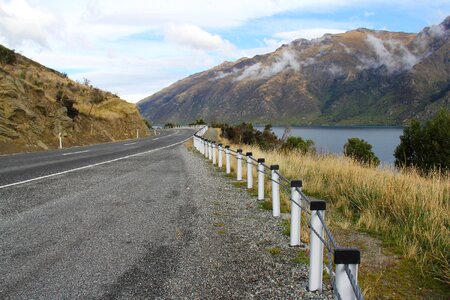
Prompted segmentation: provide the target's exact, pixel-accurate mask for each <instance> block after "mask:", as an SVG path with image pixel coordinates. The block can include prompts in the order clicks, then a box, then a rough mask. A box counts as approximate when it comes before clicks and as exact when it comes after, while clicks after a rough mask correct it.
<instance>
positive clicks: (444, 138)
mask: <svg viewBox="0 0 450 300" xmlns="http://www.w3.org/2000/svg"><path fill="white" fill-rule="evenodd" d="M394 156H395V165H396V166H397V167H400V168H403V167H416V168H418V169H419V170H420V171H421V172H422V173H424V174H427V173H429V172H431V171H434V170H439V171H440V172H442V173H445V172H448V171H449V168H450V110H448V109H442V110H441V111H440V112H439V113H438V114H437V115H436V116H435V117H434V118H433V119H431V120H430V121H428V122H427V123H425V124H424V125H423V126H421V125H420V123H419V121H417V120H413V121H411V123H410V125H409V126H407V127H405V129H404V130H403V135H402V136H401V137H400V144H399V145H398V146H397V148H396V149H395V153H394Z"/></svg>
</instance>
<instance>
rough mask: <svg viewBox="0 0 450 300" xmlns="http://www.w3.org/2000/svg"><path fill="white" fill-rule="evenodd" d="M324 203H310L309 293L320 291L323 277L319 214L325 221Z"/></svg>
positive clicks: (321, 231) (320, 201)
mask: <svg viewBox="0 0 450 300" xmlns="http://www.w3.org/2000/svg"><path fill="white" fill-rule="evenodd" d="M326 206H327V204H326V202H325V201H323V200H318V201H311V202H310V203H309V209H310V211H311V229H310V234H309V285H308V289H309V291H311V292H313V291H321V290H322V275H323V243H322V240H323V229H324V228H323V224H322V222H321V221H320V219H319V214H320V215H321V217H322V219H323V220H325V209H326Z"/></svg>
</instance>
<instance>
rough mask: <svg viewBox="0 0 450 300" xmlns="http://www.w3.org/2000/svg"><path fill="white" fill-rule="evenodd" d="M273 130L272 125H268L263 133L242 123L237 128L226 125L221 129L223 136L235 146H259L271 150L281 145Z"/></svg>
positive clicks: (250, 125) (248, 124) (249, 124)
mask: <svg viewBox="0 0 450 300" xmlns="http://www.w3.org/2000/svg"><path fill="white" fill-rule="evenodd" d="M271 128H272V126H271V125H266V127H265V128H264V130H263V132H261V131H259V130H256V129H255V128H253V125H252V124H251V123H242V124H239V125H235V126H230V125H228V124H224V125H223V126H222V128H221V131H222V133H221V136H222V137H224V138H226V139H228V140H230V141H231V142H232V143H235V144H246V145H254V144H257V145H258V146H259V147H260V148H261V149H264V150H269V149H273V148H275V147H277V146H278V145H279V144H280V140H279V139H278V138H277V136H276V135H275V134H274V133H273V132H272V131H271Z"/></svg>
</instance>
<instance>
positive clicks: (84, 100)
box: [0, 45, 149, 153]
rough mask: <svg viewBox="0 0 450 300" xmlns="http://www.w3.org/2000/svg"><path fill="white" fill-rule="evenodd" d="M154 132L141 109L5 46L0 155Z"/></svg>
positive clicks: (1, 50)
mask: <svg viewBox="0 0 450 300" xmlns="http://www.w3.org/2000/svg"><path fill="white" fill-rule="evenodd" d="M137 130H139V132H140V135H141V136H145V135H148V134H149V131H148V128H147V126H146V125H145V123H144V121H143V119H142V117H141V115H140V113H139V111H138V109H137V108H136V106H135V105H134V104H130V103H128V102H126V101H124V100H122V99H120V98H119V97H118V96H116V95H114V94H112V93H110V92H105V91H101V90H99V89H97V88H94V87H92V86H91V85H90V84H89V83H88V82H86V83H83V84H82V83H78V82H74V81H72V80H70V79H69V78H68V77H67V76H66V75H65V74H62V73H59V72H57V71H55V70H52V69H49V68H47V67H45V66H42V65H40V64H39V63H37V62H34V61H32V60H30V59H28V58H26V57H24V56H22V55H20V54H17V53H14V52H13V51H11V50H9V49H7V48H5V47H3V46H1V45H0V153H13V152H18V151H37V150H46V149H55V148H57V146H58V139H57V137H58V135H59V132H60V131H61V132H62V135H63V143H64V146H74V145H86V144H91V143H100V142H108V141H114V140H120V139H129V138H134V137H136V131H137Z"/></svg>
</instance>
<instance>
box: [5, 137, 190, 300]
mask: <svg viewBox="0 0 450 300" xmlns="http://www.w3.org/2000/svg"><path fill="white" fill-rule="evenodd" d="M193 133H194V130H181V129H177V130H171V131H167V132H164V133H163V134H162V135H160V136H157V137H156V138H155V137H153V138H148V139H141V140H134V141H126V142H117V143H110V144H102V145H95V146H88V147H77V148H71V149H65V150H60V151H49V152H42V153H29V154H18V155H6V156H1V157H0V299H96V298H103V299H111V298H121V297H125V296H124V295H126V293H125V292H124V291H126V290H127V289H129V288H130V287H133V288H132V290H134V291H139V292H138V293H137V294H136V292H134V293H133V294H131V295H128V296H129V298H148V297H149V298H154V297H157V296H158V294H155V293H156V292H157V291H158V290H159V288H158V287H159V285H161V284H162V283H163V282H164V276H166V275H168V274H170V272H171V268H173V267H174V264H175V262H173V261H172V256H171V249H172V247H170V245H171V244H173V243H176V242H179V241H177V234H176V229H175V228H181V227H183V226H184V227H186V226H188V224H189V220H186V216H190V215H192V214H190V210H191V209H192V207H191V206H190V195H189V193H186V188H187V186H186V185H187V183H186V182H187V181H186V180H187V179H186V177H187V176H188V174H189V170H188V169H187V168H186V166H185V164H184V161H183V159H182V158H181V157H180V155H179V151H180V148H179V147H181V146H171V145H173V144H176V143H178V142H180V141H182V140H185V139H186V138H188V137H189V136H191V135H192V134H193ZM162 147H165V148H164V149H161V150H156V149H160V148H162ZM155 150H156V151H155ZM74 169H75V170H74ZM71 170H72V171H71ZM61 172H62V174H59V175H58V173H61ZM55 174H56V175H55ZM39 177H41V178H40V179H38V180H35V179H36V178H39ZM23 181H25V182H23ZM20 182H22V183H20ZM177 226H178V227H177ZM155 257H158V260H157V261H155V260H154V258H155ZM142 268H144V269H145V270H146V271H145V272H143V271H142ZM140 285H142V288H139V287H140ZM124 293H125V294H124ZM126 298H127V297H126Z"/></svg>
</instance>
